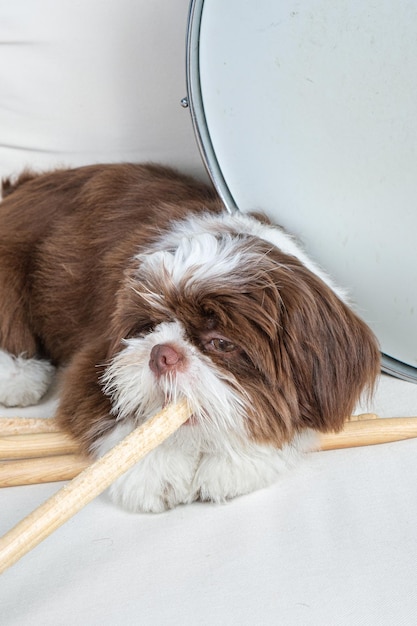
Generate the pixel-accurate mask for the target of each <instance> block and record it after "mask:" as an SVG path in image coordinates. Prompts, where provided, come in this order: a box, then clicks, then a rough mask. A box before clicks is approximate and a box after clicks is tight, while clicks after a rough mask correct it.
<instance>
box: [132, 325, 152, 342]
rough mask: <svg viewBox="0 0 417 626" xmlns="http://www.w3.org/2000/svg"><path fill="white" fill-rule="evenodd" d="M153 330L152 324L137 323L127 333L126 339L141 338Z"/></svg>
mask: <svg viewBox="0 0 417 626" xmlns="http://www.w3.org/2000/svg"><path fill="white" fill-rule="evenodd" d="M153 329H154V324H153V323H151V322H148V323H143V322H141V323H139V324H137V325H136V326H134V327H133V328H132V329H131V330H130V332H129V333H128V336H127V337H128V338H129V337H143V336H144V335H147V334H148V333H150V332H152V330H153Z"/></svg>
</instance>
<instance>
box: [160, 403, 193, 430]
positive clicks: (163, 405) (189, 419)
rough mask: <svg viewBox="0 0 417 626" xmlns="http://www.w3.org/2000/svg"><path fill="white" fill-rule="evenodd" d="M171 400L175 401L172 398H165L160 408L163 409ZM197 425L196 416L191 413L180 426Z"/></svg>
mask: <svg viewBox="0 0 417 626" xmlns="http://www.w3.org/2000/svg"><path fill="white" fill-rule="evenodd" d="M173 402H175V401H174V400H173V399H172V398H165V400H164V402H163V404H162V409H165V407H166V406H168V405H169V404H172V403H173ZM197 425H198V418H197V416H196V414H195V413H192V414H191V415H190V417H189V418H188V420H186V421H185V422H184V423H183V424H182V426H197Z"/></svg>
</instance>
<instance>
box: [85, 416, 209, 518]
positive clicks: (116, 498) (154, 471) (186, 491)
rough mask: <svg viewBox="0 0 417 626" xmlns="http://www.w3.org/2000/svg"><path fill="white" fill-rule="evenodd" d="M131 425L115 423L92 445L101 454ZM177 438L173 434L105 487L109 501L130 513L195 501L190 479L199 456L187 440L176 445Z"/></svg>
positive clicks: (176, 435)
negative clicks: (108, 486) (107, 489)
mask: <svg viewBox="0 0 417 626" xmlns="http://www.w3.org/2000/svg"><path fill="white" fill-rule="evenodd" d="M132 428H133V426H132V425H131V424H129V425H128V424H125V423H121V424H119V425H118V426H116V428H115V429H114V430H113V431H112V433H109V434H108V435H106V436H104V437H103V438H102V439H101V441H100V442H99V443H98V444H96V446H95V451H96V453H97V454H98V455H99V456H101V455H102V454H105V452H107V450H108V449H110V448H111V447H113V446H114V445H115V444H116V443H117V442H118V441H120V440H121V439H122V438H123V437H125V436H126V435H127V434H128V433H129V432H131V430H132ZM181 437H182V435H181V433H176V434H174V435H173V436H172V437H171V438H170V439H168V440H167V441H165V442H163V443H162V444H161V445H160V446H158V447H157V448H156V449H155V450H153V451H152V452H150V453H149V454H147V455H146V457H144V458H143V459H142V460H141V461H139V462H138V463H137V464H136V465H135V466H134V467H133V468H132V469H130V470H128V471H127V472H126V473H125V474H123V475H122V476H120V477H119V478H118V479H117V480H116V481H115V482H114V483H113V484H112V485H111V487H110V488H109V495H110V498H111V499H112V501H113V502H114V503H115V504H117V505H119V506H121V507H122V508H123V509H125V510H127V511H131V512H132V513H139V512H143V513H162V512H163V511H166V510H168V509H172V508H173V507H175V506H177V505H178V504H185V503H189V502H192V501H193V500H195V499H196V495H193V492H192V482H193V478H194V474H195V470H196V467H197V464H198V461H199V456H200V455H199V452H198V450H196V449H195V447H193V446H191V445H189V444H188V445H187V442H183V444H184V445H183V446H181V445H177V443H178V442H177V440H178V438H181Z"/></svg>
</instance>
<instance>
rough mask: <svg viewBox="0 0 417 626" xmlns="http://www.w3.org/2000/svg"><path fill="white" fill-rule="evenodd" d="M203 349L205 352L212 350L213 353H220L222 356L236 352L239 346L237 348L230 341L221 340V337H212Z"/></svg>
mask: <svg viewBox="0 0 417 626" xmlns="http://www.w3.org/2000/svg"><path fill="white" fill-rule="evenodd" d="M205 347H206V348H207V350H214V351H215V352H220V353H222V354H225V353H231V352H236V351H237V350H239V346H237V345H236V344H235V343H233V342H232V341H228V340H227V339H222V338H221V337H213V339H210V341H209V342H207V343H206V345H205Z"/></svg>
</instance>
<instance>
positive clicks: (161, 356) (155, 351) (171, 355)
mask: <svg viewBox="0 0 417 626" xmlns="http://www.w3.org/2000/svg"><path fill="white" fill-rule="evenodd" d="M183 360H184V357H183V355H182V354H181V353H180V352H179V351H178V350H176V349H175V348H174V347H173V346H170V345H168V344H166V343H160V344H157V345H156V346H154V347H153V348H152V350H151V356H150V359H149V367H150V368H151V370H152V371H153V373H154V374H157V375H158V376H161V375H162V374H166V373H167V372H169V371H173V370H175V369H177V368H178V366H179V365H180V364H181V363H182V362H183Z"/></svg>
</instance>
